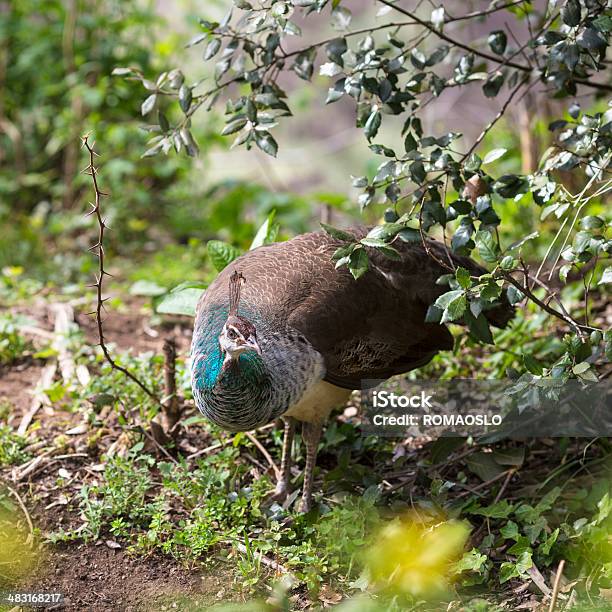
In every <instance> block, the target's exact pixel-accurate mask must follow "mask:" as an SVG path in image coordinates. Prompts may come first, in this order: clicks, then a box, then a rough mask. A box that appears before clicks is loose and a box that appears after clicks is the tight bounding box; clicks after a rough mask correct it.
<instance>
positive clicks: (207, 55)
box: [204, 38, 221, 61]
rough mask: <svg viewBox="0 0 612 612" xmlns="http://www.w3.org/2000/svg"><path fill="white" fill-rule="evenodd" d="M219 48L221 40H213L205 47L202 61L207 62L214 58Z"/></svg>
mask: <svg viewBox="0 0 612 612" xmlns="http://www.w3.org/2000/svg"><path fill="white" fill-rule="evenodd" d="M220 47H221V39H220V38H213V39H212V40H211V41H210V42H209V43H208V45H206V50H205V51H204V61H207V60H209V59H211V58H212V57H214V56H215V55H216V54H217V52H218V51H219V49H220Z"/></svg>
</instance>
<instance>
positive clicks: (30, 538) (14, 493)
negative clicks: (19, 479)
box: [6, 486, 34, 548]
mask: <svg viewBox="0 0 612 612" xmlns="http://www.w3.org/2000/svg"><path fill="white" fill-rule="evenodd" d="M6 488H7V489H8V492H9V493H10V494H11V495H12V496H13V497H14V498H15V499H16V500H17V503H18V504H19V507H20V508H21V511H22V512H23V515H24V516H25V519H26V521H27V523H28V529H29V530H30V534H29V535H28V539H27V541H26V544H27V545H28V546H29V547H30V548H31V547H32V545H33V544H34V525H33V524H32V519H31V518H30V513H29V512H28V509H27V508H26V505H25V504H24V503H23V499H21V496H20V495H19V493H17V491H15V489H13V488H11V487H9V486H7V487H6Z"/></svg>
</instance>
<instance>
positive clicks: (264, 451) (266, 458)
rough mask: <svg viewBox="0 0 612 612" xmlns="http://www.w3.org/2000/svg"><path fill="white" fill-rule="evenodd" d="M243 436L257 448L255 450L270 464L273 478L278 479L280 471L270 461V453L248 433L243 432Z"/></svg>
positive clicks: (271, 460)
mask: <svg viewBox="0 0 612 612" xmlns="http://www.w3.org/2000/svg"><path fill="white" fill-rule="evenodd" d="M245 436H246V437H247V438H248V439H249V440H250V441H251V442H252V443H253V444H254V445H255V446H256V447H257V450H258V451H259V452H260V453H261V454H262V455H263V456H264V458H265V460H266V461H267V462H268V463H269V464H270V467H271V468H272V470H273V471H274V476H275V478H280V470H279V469H278V466H277V465H276V463H274V459H272V457H271V455H270V453H269V452H268V451H267V450H266V449H265V447H264V446H263V444H262V443H261V442H260V441H259V440H258V439H257V438H256V437H255V436H254V435H253V434H252V433H251V432H250V431H247V432H245Z"/></svg>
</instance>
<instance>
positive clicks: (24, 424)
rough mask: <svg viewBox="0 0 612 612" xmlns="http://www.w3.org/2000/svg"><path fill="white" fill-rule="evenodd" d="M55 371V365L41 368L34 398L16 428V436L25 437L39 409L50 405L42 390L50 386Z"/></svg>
mask: <svg viewBox="0 0 612 612" xmlns="http://www.w3.org/2000/svg"><path fill="white" fill-rule="evenodd" d="M56 371H57V364H56V363H51V364H49V365H47V366H45V367H44V368H43V371H42V374H41V375H40V379H39V381H38V384H37V385H36V389H35V391H34V397H33V399H32V403H31V404H30V409H29V410H28V411H27V412H26V413H25V414H24V415H23V417H22V418H21V422H20V423H19V427H18V428H17V434H18V435H20V436H24V435H25V433H26V431H27V430H28V427H29V426H30V423H31V422H32V419H33V418H34V417H35V416H36V413H37V412H38V411H39V410H40V409H41V407H42V406H44V405H47V406H50V405H51V402H50V401H49V398H48V397H47V396H46V394H45V392H44V390H45V389H48V388H49V387H50V386H51V383H52V382H53V378H54V377H55V372H56Z"/></svg>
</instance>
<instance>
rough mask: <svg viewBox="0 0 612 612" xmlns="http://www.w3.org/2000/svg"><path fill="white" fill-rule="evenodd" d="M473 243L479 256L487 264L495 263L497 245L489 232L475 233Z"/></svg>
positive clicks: (497, 252) (497, 251) (497, 250)
mask: <svg viewBox="0 0 612 612" xmlns="http://www.w3.org/2000/svg"><path fill="white" fill-rule="evenodd" d="M475 242H476V246H477V247H478V252H479V253H480V256H481V257H482V258H483V259H484V260H485V261H486V262H487V263H495V262H496V261H497V257H498V255H499V245H498V244H497V241H496V240H495V237H494V236H493V234H492V233H491V232H483V231H479V232H477V234H476V236H475Z"/></svg>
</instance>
